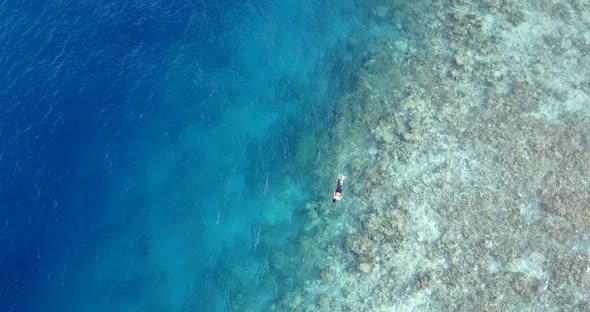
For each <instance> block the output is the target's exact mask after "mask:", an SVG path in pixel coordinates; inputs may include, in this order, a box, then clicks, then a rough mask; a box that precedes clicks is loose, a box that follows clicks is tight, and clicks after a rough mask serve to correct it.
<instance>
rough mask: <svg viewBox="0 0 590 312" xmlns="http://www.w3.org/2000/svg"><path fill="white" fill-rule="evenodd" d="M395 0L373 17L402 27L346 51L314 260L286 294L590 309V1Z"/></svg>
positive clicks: (367, 304)
mask: <svg viewBox="0 0 590 312" xmlns="http://www.w3.org/2000/svg"><path fill="white" fill-rule="evenodd" d="M392 2H393V3H395V4H389V5H375V7H374V8H371V10H370V11H371V12H372V13H371V16H370V18H369V20H368V22H367V23H369V24H370V27H373V28H374V29H388V27H389V28H395V29H398V30H400V32H401V36H377V37H376V39H374V40H373V41H372V42H371V44H369V45H366V42H364V41H362V40H356V39H355V38H354V37H352V38H350V39H349V43H348V48H349V52H348V53H349V54H348V55H344V56H343V62H344V63H346V65H347V66H350V67H352V68H356V70H355V71H353V72H348V73H343V76H342V77H341V80H342V81H343V83H345V84H348V87H349V91H348V92H346V93H345V94H344V95H343V96H342V98H341V99H340V100H339V105H338V107H337V112H336V115H337V116H338V118H339V120H338V122H337V124H336V125H335V128H334V130H333V135H334V138H335V141H337V142H340V145H339V146H338V155H340V156H339V158H338V162H337V165H336V167H337V168H333V169H334V171H338V172H340V171H341V170H342V171H344V172H345V173H347V175H348V176H349V178H348V179H347V181H346V184H345V201H344V202H343V203H339V204H338V205H333V204H332V203H330V202H328V201H325V202H324V201H321V200H318V201H317V202H310V203H308V204H307V206H306V209H307V213H308V216H309V224H308V225H307V227H306V231H305V237H304V238H303V239H301V242H302V244H301V246H300V248H301V249H302V250H303V254H305V255H309V256H310V257H311V258H310V259H308V260H307V263H312V265H313V266H314V267H315V270H316V273H317V274H315V275H313V276H311V277H310V278H309V279H307V280H306V281H305V282H304V283H302V284H301V285H300V286H299V287H294V288H293V289H292V290H291V291H290V292H289V294H288V295H287V296H286V297H284V298H282V299H281V300H280V301H279V302H277V303H276V304H275V306H274V308H275V309H276V310H287V311H450V310H452V311H509V310H517V311H589V310H590V3H589V2H588V1H587V0H571V1H534V0H529V1H510V0H481V1H463V0H449V1H438V0H431V1H426V0H420V1H392ZM359 51H360V52H359ZM330 148H333V145H332V146H330ZM332 154H333V151H332ZM338 172H334V176H335V175H336V174H337V173H338ZM321 191H325V190H321ZM309 240H313V241H315V242H319V243H316V244H307V243H305V242H306V241H309ZM304 243H305V244H304ZM313 256H315V258H313Z"/></svg>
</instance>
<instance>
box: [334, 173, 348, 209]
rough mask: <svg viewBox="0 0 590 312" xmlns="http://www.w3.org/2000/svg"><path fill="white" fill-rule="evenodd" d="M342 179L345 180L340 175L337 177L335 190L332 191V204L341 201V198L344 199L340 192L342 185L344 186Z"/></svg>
mask: <svg viewBox="0 0 590 312" xmlns="http://www.w3.org/2000/svg"><path fill="white" fill-rule="evenodd" d="M344 179H346V177H345V176H344V175H342V174H341V175H339V176H338V184H336V189H335V190H334V194H333V197H332V202H333V203H334V204H335V203H337V202H339V201H340V200H342V197H344V193H343V192H342V185H344Z"/></svg>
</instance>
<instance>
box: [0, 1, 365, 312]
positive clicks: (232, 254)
mask: <svg viewBox="0 0 590 312" xmlns="http://www.w3.org/2000/svg"><path fill="white" fill-rule="evenodd" d="M356 10H357V9H355V8H354V7H353V5H351V4H349V3H347V2H346V1H345V2H338V3H329V2H317V1H291V0H289V1H282V2H281V4H277V3H272V2H270V1H266V2H251V1H219V2H210V1H184V2H176V3H170V2H167V1H156V2H146V1H135V2H131V3H127V2H117V1H98V2H92V1H90V2H88V1H83V2H71V1H61V2H37V3H31V2H25V1H12V2H11V1H5V2H3V3H2V4H0V17H1V19H0V20H2V21H3V25H2V26H1V27H0V43H1V44H0V72H1V74H0V83H1V84H2V88H1V89H0V99H1V102H2V105H1V107H0V108H1V109H2V111H1V112H0V133H1V134H0V135H1V140H0V144H1V158H0V170H1V174H2V177H3V179H2V181H1V184H0V187H1V188H0V219H1V220H2V222H1V226H0V235H1V236H0V239H1V245H0V246H1V250H0V251H1V253H0V254H1V258H0V263H1V265H0V279H1V282H2V289H1V290H0V306H1V309H2V310H5V311H6V310H7V311H41V310H43V311H106V310H109V311H231V310H234V311H237V310H246V309H248V310H251V311H262V310H266V309H268V308H269V306H270V304H272V302H273V301H274V300H276V299H277V298H279V297H280V296H282V294H283V293H284V292H285V291H287V290H288V289H289V288H290V287H292V286H293V284H294V283H298V278H297V277H296V276H295V274H290V273H289V270H292V271H295V269H296V268H297V267H298V263H299V261H300V260H301V259H300V257H297V253H298V250H297V236H298V232H299V230H300V229H301V225H302V222H303V221H304V220H305V218H306V217H305V214H304V213H301V212H297V211H298V210H300V208H301V207H302V206H303V205H304V204H305V202H306V201H307V200H308V199H309V198H310V196H315V193H314V192H313V186H314V183H316V182H315V181H314V176H313V175H312V174H311V172H306V171H305V170H304V169H308V168H310V164H312V163H314V162H317V161H318V160H317V159H316V158H317V157H316V156H317V155H315V154H313V153H314V152H316V154H317V150H316V147H314V145H315V144H317V141H315V140H313V139H310V138H314V137H319V136H321V135H322V134H323V135H324V136H325V133H326V132H327V129H328V126H329V125H330V123H331V122H332V120H333V118H334V117H333V115H334V114H333V112H332V108H333V105H334V99H335V98H336V94H337V92H338V83H337V81H338V72H339V70H340V68H338V66H336V64H335V60H336V57H337V56H338V54H337V48H338V47H339V46H342V45H343V44H345V42H346V38H347V36H348V35H350V33H351V31H352V29H354V28H357V31H358V27H359V24H357V23H358V21H357V16H355V14H357V11H356ZM359 12H362V11H359ZM302 149H303V150H305V151H306V152H305V153H301V152H299V153H298V152H297V151H298V150H302ZM308 154H309V155H313V157H309V156H305V157H302V156H301V155H308ZM298 155H299V156H298ZM323 158H325V159H327V157H323ZM326 174H330V173H326ZM279 249H280V250H284V252H285V254H286V255H288V257H286V259H289V260H286V263H283V264H282V266H281V267H282V270H278V269H276V268H277V265H276V264H273V263H272V261H273V259H272V257H271V254H273V253H276V251H277V250H279Z"/></svg>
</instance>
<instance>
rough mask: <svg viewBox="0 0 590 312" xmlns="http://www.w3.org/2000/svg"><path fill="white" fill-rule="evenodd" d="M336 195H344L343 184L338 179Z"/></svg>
mask: <svg viewBox="0 0 590 312" xmlns="http://www.w3.org/2000/svg"><path fill="white" fill-rule="evenodd" d="M336 193H340V194H342V183H340V179H338V185H336Z"/></svg>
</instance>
